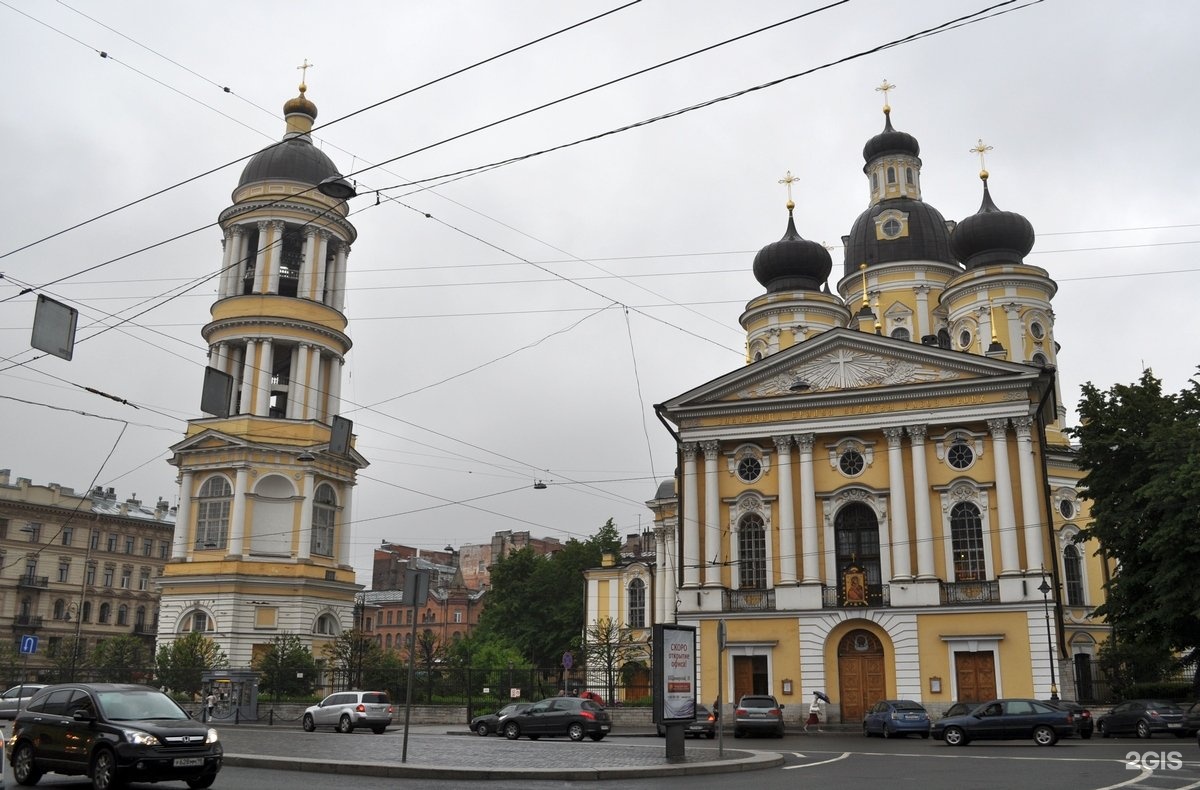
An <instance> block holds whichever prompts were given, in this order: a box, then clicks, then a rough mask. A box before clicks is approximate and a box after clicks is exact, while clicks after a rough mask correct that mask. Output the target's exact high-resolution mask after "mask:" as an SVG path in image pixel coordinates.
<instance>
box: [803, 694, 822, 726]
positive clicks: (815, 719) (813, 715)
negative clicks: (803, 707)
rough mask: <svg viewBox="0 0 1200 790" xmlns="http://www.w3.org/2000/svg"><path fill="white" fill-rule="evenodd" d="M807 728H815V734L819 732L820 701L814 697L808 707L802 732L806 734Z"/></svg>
mask: <svg viewBox="0 0 1200 790" xmlns="http://www.w3.org/2000/svg"><path fill="white" fill-rule="evenodd" d="M809 727H816V728H817V732H821V700H820V699H818V698H817V697H815V696H814V697H813V701H812V704H811V705H809V706H808V719H807V720H805V722H804V731H805V732H808V728H809Z"/></svg>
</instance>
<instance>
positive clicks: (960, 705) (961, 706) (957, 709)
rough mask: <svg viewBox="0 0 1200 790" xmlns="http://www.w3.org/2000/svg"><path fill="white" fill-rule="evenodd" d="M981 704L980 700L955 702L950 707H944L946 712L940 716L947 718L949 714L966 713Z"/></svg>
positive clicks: (960, 714) (959, 714) (958, 714)
mask: <svg viewBox="0 0 1200 790" xmlns="http://www.w3.org/2000/svg"><path fill="white" fill-rule="evenodd" d="M982 704H983V703H982V702H955V703H953V704H952V705H951V706H950V707H948V708H946V712H945V713H943V714H942V718H943V719H948V718H950V717H951V716H963V715H966V714H968V713H970V712H971V711H973V710H975V709H976V708H978V707H979V706H980V705H982Z"/></svg>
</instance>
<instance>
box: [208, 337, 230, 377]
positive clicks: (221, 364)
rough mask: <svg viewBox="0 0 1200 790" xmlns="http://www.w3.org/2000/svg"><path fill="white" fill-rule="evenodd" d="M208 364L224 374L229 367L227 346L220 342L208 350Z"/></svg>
mask: <svg viewBox="0 0 1200 790" xmlns="http://www.w3.org/2000/svg"><path fill="white" fill-rule="evenodd" d="M208 364H209V366H210V367H212V368H215V369H216V370H219V371H221V372H222V373H224V372H226V367H227V366H228V365H229V344H228V343H225V342H224V341H222V342H220V343H217V344H216V345H213V346H211V347H210V348H209V349H208Z"/></svg>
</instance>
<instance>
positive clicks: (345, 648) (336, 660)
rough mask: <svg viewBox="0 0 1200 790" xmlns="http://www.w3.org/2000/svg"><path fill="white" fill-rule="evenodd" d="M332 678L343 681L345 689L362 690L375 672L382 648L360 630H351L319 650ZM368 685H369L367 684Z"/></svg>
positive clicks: (380, 658)
mask: <svg viewBox="0 0 1200 790" xmlns="http://www.w3.org/2000/svg"><path fill="white" fill-rule="evenodd" d="M321 652H322V653H323V654H324V656H325V658H326V659H328V660H329V668H330V670H331V671H332V672H333V674H334V677H340V678H344V679H345V681H344V682H345V684H346V687H347V688H364V687H365V686H364V683H363V681H364V680H365V679H367V678H368V677H370V676H371V674H372V673H373V672H374V671H375V670H377V669H378V668H379V666H380V663H381V662H382V660H383V648H381V647H380V646H379V645H378V644H377V643H376V642H375V640H374V639H373V638H372V637H371V636H370V635H369V634H368V633H366V632H365V631H363V630H362V629H360V628H351V629H350V630H348V631H343V632H342V633H340V634H338V636H337V638H336V639H334V640H333V641H332V642H330V643H328V644H326V645H325V646H324V647H322V648H321ZM367 685H370V684H367Z"/></svg>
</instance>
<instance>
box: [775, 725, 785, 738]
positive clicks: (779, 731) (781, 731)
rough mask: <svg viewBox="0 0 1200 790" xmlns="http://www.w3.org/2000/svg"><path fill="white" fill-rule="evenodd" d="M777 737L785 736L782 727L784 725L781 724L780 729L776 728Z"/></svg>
mask: <svg viewBox="0 0 1200 790" xmlns="http://www.w3.org/2000/svg"><path fill="white" fill-rule="evenodd" d="M775 737H776V738H782V737H783V727H782V726H780V727H779V729H778V730H775Z"/></svg>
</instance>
